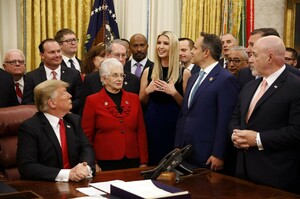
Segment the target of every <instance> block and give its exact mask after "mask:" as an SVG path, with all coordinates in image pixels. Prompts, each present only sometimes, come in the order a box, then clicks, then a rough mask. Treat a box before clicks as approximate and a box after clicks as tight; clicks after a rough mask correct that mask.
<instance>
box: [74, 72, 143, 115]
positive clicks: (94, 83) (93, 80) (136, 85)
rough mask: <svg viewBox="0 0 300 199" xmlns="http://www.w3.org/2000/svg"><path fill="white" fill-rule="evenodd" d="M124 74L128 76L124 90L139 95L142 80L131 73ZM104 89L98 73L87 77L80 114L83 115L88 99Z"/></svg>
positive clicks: (84, 83)
mask: <svg viewBox="0 0 300 199" xmlns="http://www.w3.org/2000/svg"><path fill="white" fill-rule="evenodd" d="M124 73H125V74H126V77H125V79H124V82H123V89H124V90H126V91H128V92H131V93H136V94H139V91H140V79H139V78H138V77H137V76H135V75H133V74H131V72H128V71H125V70H124ZM102 87H103V86H102V83H101V80H100V75H99V72H98V71H96V72H93V73H91V74H88V75H86V76H85V78H84V81H83V88H82V98H81V102H82V104H81V107H80V109H79V114H82V111H83V108H84V104H85V99H86V97H87V96H89V95H91V94H94V93H97V92H99V91H100V90H101V89H102Z"/></svg>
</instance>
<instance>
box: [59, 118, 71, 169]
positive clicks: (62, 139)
mask: <svg viewBox="0 0 300 199" xmlns="http://www.w3.org/2000/svg"><path fill="white" fill-rule="evenodd" d="M58 124H59V134H60V143H61V151H62V157H63V165H64V169H70V168H71V166H70V162H69V154H68V144H67V135H66V129H65V125H64V122H63V120H62V119H59V122H58Z"/></svg>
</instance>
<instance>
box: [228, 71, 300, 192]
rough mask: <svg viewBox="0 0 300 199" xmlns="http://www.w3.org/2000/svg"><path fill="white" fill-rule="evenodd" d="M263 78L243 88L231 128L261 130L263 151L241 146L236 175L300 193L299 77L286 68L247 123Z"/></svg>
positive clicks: (257, 105)
mask: <svg viewBox="0 0 300 199" xmlns="http://www.w3.org/2000/svg"><path fill="white" fill-rule="evenodd" d="M261 79H262V78H259V79H256V80H254V81H251V82H249V83H248V84H246V85H245V86H244V88H243V89H242V91H241V93H240V96H239V100H238V103H237V106H236V108H235V111H234V114H233V116H232V119H231V121H230V125H229V131H230V132H231V133H232V132H233V129H235V128H236V129H242V130H244V129H248V130H254V131H257V132H259V133H260V138H261V143H262V145H263V148H264V150H262V151H259V150H258V148H257V147H250V148H249V149H248V150H243V149H240V150H239V151H238V156H237V171H236V173H237V176H238V177H242V178H245V179H248V180H250V181H253V182H255V183H259V184H264V185H269V186H273V187H277V188H281V189H285V190H288V191H297V192H300V191H299V190H300V158H299V157H300V150H299V145H300V133H299V132H300V78H299V77H297V76H295V75H294V74H291V73H290V72H289V70H288V69H285V70H284V71H283V72H282V74H281V75H280V76H279V77H278V78H277V79H276V80H275V82H274V83H273V84H272V85H270V87H269V88H268V90H267V91H266V92H265V94H264V95H263V96H262V97H261V98H260V100H259V101H258V102H257V104H256V106H255V108H254V110H253V112H252V114H251V116H250V118H249V120H248V123H246V122H245V117H246V114H247V112H248V107H249V104H250V102H251V99H252V97H253V95H254V93H255V91H256V90H257V87H258V86H259V84H260V82H261Z"/></svg>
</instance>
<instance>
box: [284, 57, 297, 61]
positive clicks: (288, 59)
mask: <svg viewBox="0 0 300 199" xmlns="http://www.w3.org/2000/svg"><path fill="white" fill-rule="evenodd" d="M284 59H285V61H292V60H295V59H293V58H289V57H285V58H284Z"/></svg>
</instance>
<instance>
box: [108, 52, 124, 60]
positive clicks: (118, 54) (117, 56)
mask: <svg viewBox="0 0 300 199" xmlns="http://www.w3.org/2000/svg"><path fill="white" fill-rule="evenodd" d="M111 54H112V55H113V57H114V58H120V57H121V58H122V59H125V58H126V57H127V55H126V54H120V53H111Z"/></svg>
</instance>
